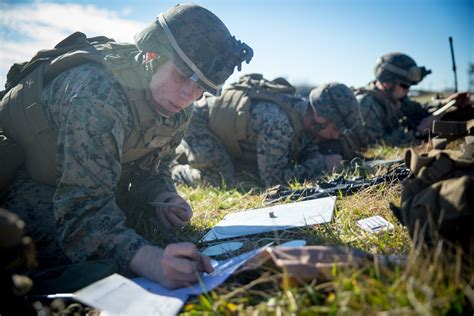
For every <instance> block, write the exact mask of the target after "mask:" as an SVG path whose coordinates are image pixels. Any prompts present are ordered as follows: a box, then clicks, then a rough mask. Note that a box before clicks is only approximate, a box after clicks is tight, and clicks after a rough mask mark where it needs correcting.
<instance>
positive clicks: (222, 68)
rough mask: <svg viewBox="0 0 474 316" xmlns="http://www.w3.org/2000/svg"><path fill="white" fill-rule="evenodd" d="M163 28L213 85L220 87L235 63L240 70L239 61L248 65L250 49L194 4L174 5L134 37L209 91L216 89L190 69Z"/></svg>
mask: <svg viewBox="0 0 474 316" xmlns="http://www.w3.org/2000/svg"><path fill="white" fill-rule="evenodd" d="M163 23H164V24H166V25H165V26H164V27H163ZM166 28H169V30H170V32H171V36H173V38H174V40H175V41H176V44H177V45H178V47H179V49H180V50H181V51H182V52H183V53H184V54H185V55H186V56H187V57H188V58H189V59H190V61H191V62H192V63H193V64H194V65H195V66H196V67H197V68H198V69H199V70H200V71H201V72H202V75H204V77H205V78H206V79H208V80H209V81H210V82H211V83H212V84H213V85H217V86H222V84H224V82H225V81H226V80H227V78H228V77H229V76H230V75H231V74H232V73H233V72H234V68H235V67H236V66H237V68H238V70H241V63H242V62H244V61H245V62H247V64H248V63H249V62H250V60H251V59H252V57H253V51H252V49H251V48H250V47H249V46H248V45H247V44H245V43H241V42H240V41H238V40H236V39H235V37H234V36H232V35H231V34H230V32H229V30H228V29H227V27H226V26H225V25H224V23H223V22H222V21H221V20H220V19H219V18H218V17H217V16H215V15H214V14H213V13H212V12H210V11H209V10H207V9H205V8H203V7H201V6H199V5H196V4H178V5H175V6H174V7H172V8H170V9H169V10H167V11H166V12H164V13H163V14H162V15H161V16H160V17H158V18H157V19H156V20H155V21H154V22H153V23H151V24H150V25H149V26H148V27H147V28H145V29H144V30H142V31H141V32H139V33H138V34H137V35H136V36H135V41H136V44H137V47H138V48H140V50H142V51H144V52H156V53H158V54H159V55H165V56H167V57H168V58H171V59H172V60H173V62H174V63H175V64H176V65H177V66H178V67H179V68H180V70H181V71H182V72H183V73H184V74H185V75H187V76H188V77H193V76H196V78H195V79H196V80H197V83H198V84H199V85H200V86H201V87H202V88H203V89H204V90H205V91H208V92H210V93H212V94H216V93H217V92H218V90H219V89H220V88H219V89H216V88H215V87H212V86H211V85H209V83H207V82H206V80H205V79H204V80H203V76H202V75H201V74H199V73H196V71H195V70H193V69H191V68H190V65H189V62H187V61H185V60H183V58H182V56H181V55H180V54H179V53H178V52H177V50H176V47H173V44H172V42H171V41H170V38H169V36H170V34H167V32H166Z"/></svg>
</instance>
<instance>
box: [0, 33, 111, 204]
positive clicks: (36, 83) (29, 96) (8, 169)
mask: <svg viewBox="0 0 474 316" xmlns="http://www.w3.org/2000/svg"><path fill="white" fill-rule="evenodd" d="M109 41H113V40H111V39H109V38H106V37H102V36H101V37H94V38H86V36H85V35H84V34H83V33H80V32H76V33H74V34H72V35H70V36H68V37H67V38H65V39H64V40H63V41H61V42H60V43H58V44H57V45H56V46H55V47H54V48H53V49H45V50H41V51H39V52H38V53H36V55H35V56H33V58H32V59H31V60H30V61H28V62H23V63H15V64H13V65H12V66H11V67H10V70H9V71H8V74H7V82H6V83H5V90H3V91H1V92H0V98H1V99H2V104H1V107H0V111H1V112H4V111H5V112H8V111H19V110H21V109H23V108H24V109H25V110H24V111H25V113H24V115H22V116H23V117H25V118H26V119H25V120H24V121H23V122H11V121H10V120H9V117H10V115H8V114H7V113H5V114H3V113H2V115H1V116H0V129H2V128H5V127H6V125H12V124H14V125H17V124H20V125H21V124H24V125H25V126H24V127H25V128H21V130H22V131H24V133H28V132H29V131H33V133H34V134H35V135H30V136H29V137H27V138H29V139H30V140H31V142H32V143H38V142H37V138H36V137H37V136H36V135H39V134H44V135H43V136H44V137H48V138H49V137H53V135H52V134H51V132H49V131H47V128H48V127H47V126H44V125H45V122H44V121H42V120H38V119H36V118H37V117H42V114H38V112H40V111H41V107H40V103H39V102H38V101H39V98H40V95H41V92H42V89H43V87H44V86H45V85H46V84H47V82H49V81H50V80H52V79H54V77H55V76H56V75H57V74H59V73H61V72H63V71H64V70H67V69H69V68H73V67H75V66H78V65H79V64H81V63H84V60H85V59H80V58H77V59H76V60H73V62H72V63H71V62H69V61H70V60H69V59H68V62H67V63H61V62H57V63H55V66H54V67H51V65H50V63H51V61H53V60H55V59H56V58H57V57H59V56H61V55H64V54H66V53H68V52H73V51H78V50H79V49H85V48H86V47H92V45H93V44H98V43H106V42H109ZM92 58H93V57H92ZM23 87H34V89H29V90H28V93H24V96H23V97H22V98H21V100H19V101H20V102H22V103H24V104H28V105H29V106H28V107H23V106H21V107H20V106H17V107H11V110H10V109H7V107H8V106H7V103H9V102H10V99H12V97H11V96H10V94H11V92H14V93H15V94H18V93H21V92H22V91H23V90H25V91H26V89H24V88H23ZM12 89H16V90H18V92H16V91H11V90H12ZM30 90H32V91H31V92H30ZM14 116H16V115H14ZM30 118H31V119H30ZM33 118H34V119H33ZM3 119H5V120H8V121H5V122H3ZM45 134H48V135H45ZM49 134H51V135H49ZM25 138H26V137H25ZM0 141H1V143H0V199H1V198H2V197H3V195H4V194H5V192H6V190H7V187H8V185H9V184H10V183H11V181H12V180H13V176H14V174H15V172H16V170H17V169H18V168H19V167H20V166H21V165H22V164H23V163H24V162H25V153H24V150H23V149H22V146H21V144H19V143H17V142H16V141H14V140H13V139H12V137H10V136H9V135H7V133H6V132H2V133H1V135H0ZM42 157H43V156H41V155H40V156H38V157H36V159H42Z"/></svg>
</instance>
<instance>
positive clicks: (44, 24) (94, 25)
mask: <svg viewBox="0 0 474 316" xmlns="http://www.w3.org/2000/svg"><path fill="white" fill-rule="evenodd" d="M0 12H1V13H0V42H1V44H0V85H1V87H3V85H4V83H5V80H6V78H5V77H6V73H7V71H8V69H9V67H10V66H11V65H12V64H13V63H15V62H21V61H26V60H29V59H30V58H31V57H32V56H33V55H34V54H35V53H36V52H37V51H38V50H40V49H45V48H52V47H53V46H54V45H56V44H57V43H58V42H59V41H61V40H62V39H63V38H65V37H66V36H67V35H69V34H71V33H73V32H75V31H81V32H83V33H85V34H86V35H87V36H89V37H92V36H97V35H105V36H107V37H111V38H114V39H115V40H116V41H120V42H132V41H133V35H134V34H135V33H136V32H138V31H139V30H140V29H142V28H143V27H144V26H145V25H146V24H145V23H140V22H135V21H131V20H127V19H125V18H123V17H121V16H120V15H123V14H124V12H120V13H119V12H112V11H107V10H104V9H99V8H97V7H95V6H92V5H80V4H58V3H45V2H37V3H33V4H31V3H30V4H0Z"/></svg>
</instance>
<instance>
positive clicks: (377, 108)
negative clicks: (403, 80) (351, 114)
mask: <svg viewBox="0 0 474 316" xmlns="http://www.w3.org/2000/svg"><path fill="white" fill-rule="evenodd" d="M357 99H358V100H359V103H360V109H361V113H362V120H363V122H364V124H365V128H366V131H367V133H368V136H369V139H370V141H371V142H377V141H380V140H382V139H383V141H384V142H385V143H387V144H390V145H401V144H404V143H409V142H411V141H412V140H413V139H414V136H415V132H416V127H417V126H418V124H419V123H420V122H421V120H422V119H423V118H425V117H427V116H429V115H430V113H429V112H428V111H427V110H425V109H424V108H423V106H422V105H421V104H419V103H417V102H415V101H412V100H410V99H409V98H408V97H405V98H403V99H402V100H401V101H398V102H396V101H394V100H393V99H392V98H390V97H389V96H387V95H386V93H384V92H383V91H381V90H379V89H378V88H377V87H376V86H375V83H370V84H369V85H368V86H367V87H365V88H364V89H360V90H359V92H358V93H357Z"/></svg>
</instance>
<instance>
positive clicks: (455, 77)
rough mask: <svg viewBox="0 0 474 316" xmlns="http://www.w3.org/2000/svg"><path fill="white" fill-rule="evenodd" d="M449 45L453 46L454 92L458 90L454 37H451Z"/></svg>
mask: <svg viewBox="0 0 474 316" xmlns="http://www.w3.org/2000/svg"><path fill="white" fill-rule="evenodd" d="M449 47H450V48H451V60H452V61H453V72H454V92H458V75H457V73H456V61H455V60H454V48H453V37H452V36H450V37H449Z"/></svg>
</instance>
